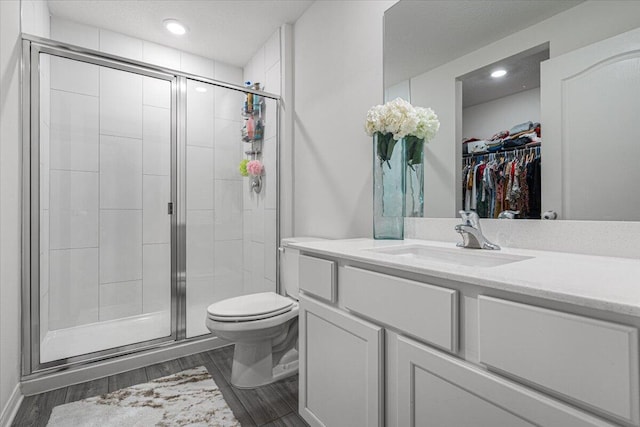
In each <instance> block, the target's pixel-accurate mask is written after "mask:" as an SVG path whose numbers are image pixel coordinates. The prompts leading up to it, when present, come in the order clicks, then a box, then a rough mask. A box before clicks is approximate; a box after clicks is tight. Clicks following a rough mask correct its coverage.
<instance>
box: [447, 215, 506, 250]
mask: <svg viewBox="0 0 640 427" xmlns="http://www.w3.org/2000/svg"><path fill="white" fill-rule="evenodd" d="M459 213H460V216H461V217H462V224H458V225H456V231H457V232H458V233H460V235H461V236H462V242H460V243H458V246H460V247H462V248H473V249H496V250H497V249H500V246H498V245H496V244H494V243H491V242H490V241H488V240H487V238H486V237H484V235H483V234H482V229H481V228H480V217H479V216H478V214H477V213H476V212H474V211H460V212H459Z"/></svg>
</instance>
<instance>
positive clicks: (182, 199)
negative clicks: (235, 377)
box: [21, 34, 281, 379]
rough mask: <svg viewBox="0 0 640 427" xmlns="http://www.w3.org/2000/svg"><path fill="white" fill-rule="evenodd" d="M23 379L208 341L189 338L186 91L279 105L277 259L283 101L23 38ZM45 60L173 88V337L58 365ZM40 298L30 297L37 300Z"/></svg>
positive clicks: (206, 337) (261, 94)
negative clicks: (43, 311)
mask: <svg viewBox="0 0 640 427" xmlns="http://www.w3.org/2000/svg"><path fill="white" fill-rule="evenodd" d="M22 39H23V45H22V64H21V66H22V74H21V79H22V81H21V91H22V142H23V144H22V145H23V147H22V169H23V170H22V183H21V184H22V325H23V327H22V377H23V379H27V378H28V379H31V378H39V377H42V376H46V375H49V374H52V373H55V372H60V371H63V370H69V369H75V368H80V367H83V366H87V365H90V364H93V363H96V362H100V361H104V360H106V359H109V358H113V357H119V356H124V355H128V354H132V353H139V352H143V351H146V350H154V349H157V348H160V347H163V346H171V345H173V344H177V343H184V342H193V341H200V340H206V339H210V338H211V335H201V336H197V337H192V338H187V337H186V309H187V307H186V279H187V278H186V123H185V122H186V85H187V80H194V81H199V82H202V83H208V84H212V85H214V86H217V87H222V88H226V89H231V90H235V91H239V92H243V93H252V94H255V95H259V96H262V97H264V98H267V99H272V100H274V101H275V105H276V107H275V110H276V111H275V126H276V138H275V144H276V145H275V150H276V188H275V191H276V203H277V204H276V248H274V250H276V253H278V251H277V247H278V246H279V244H280V233H281V224H280V221H281V216H280V215H281V214H280V208H281V201H280V185H281V184H280V169H281V163H280V117H281V115H280V110H281V99H280V96H278V95H274V94H271V93H268V92H263V91H259V90H254V89H250V88H246V87H242V86H238V85H234V84H229V83H225V82H220V81H217V80H214V79H210V78H206V77H202V76H197V75H193V74H189V73H185V72H182V71H178V70H172V69H169V68H165V67H160V66H155V65H152V64H147V63H144V62H141V61H136V60H132V59H128V58H123V57H119V56H116V55H111V54H107V53H104V52H99V51H95V50H91V49H86V48H82V47H79V46H74V45H70V44H67V43H62V42H57V41H53V40H49V39H45V38H41V37H37V36H32V35H28V34H23V35H22ZM40 53H45V54H49V55H52V56H58V57H62V58H67V59H71V60H76V61H81V62H86V63H91V64H95V65H98V66H104V67H108V68H114V69H117V70H121V71H126V72H132V73H135V74H139V75H143V76H148V77H154V78H159V79H162V80H166V81H169V82H170V83H171V200H170V201H171V202H172V203H173V206H174V213H173V215H172V218H171V335H170V336H167V337H162V338H157V339H153V340H149V341H143V342H138V343H134V344H129V345H125V346H120V347H115V348H111V349H106V350H102V351H97V352H93V353H89V354H84V355H79V356H73V357H70V358H66V359H60V360H56V361H53V362H47V363H44V364H42V363H40V362H39V355H40V318H39V316H40V307H39V304H40V283H39V274H40V206H39V205H40V176H39V175H40V173H39V172H40V159H39V154H40V147H39V142H40V141H39V140H40V117H39V115H40V73H39V67H38V65H39V63H40ZM276 291H277V292H280V257H279V256H276ZM34 295H35V296H36V297H32V296H34Z"/></svg>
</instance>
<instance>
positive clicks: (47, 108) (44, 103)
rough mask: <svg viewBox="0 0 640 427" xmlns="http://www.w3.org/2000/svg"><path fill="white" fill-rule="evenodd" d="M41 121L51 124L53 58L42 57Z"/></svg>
mask: <svg viewBox="0 0 640 427" xmlns="http://www.w3.org/2000/svg"><path fill="white" fill-rule="evenodd" d="M40 120H42V121H43V122H45V123H46V124H47V125H50V124H51V56H49V55H40Z"/></svg>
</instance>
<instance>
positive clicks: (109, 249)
mask: <svg viewBox="0 0 640 427" xmlns="http://www.w3.org/2000/svg"><path fill="white" fill-rule="evenodd" d="M141 279H142V211H141V210H140V211H137V210H128V211H121V210H111V211H101V212H100V283H111V282H124V281H135V280H141Z"/></svg>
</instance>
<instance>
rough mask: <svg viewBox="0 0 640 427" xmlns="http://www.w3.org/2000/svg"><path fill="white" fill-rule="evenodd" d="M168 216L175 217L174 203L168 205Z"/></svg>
mask: <svg viewBox="0 0 640 427" xmlns="http://www.w3.org/2000/svg"><path fill="white" fill-rule="evenodd" d="M167 214H169V215H173V202H169V203H167Z"/></svg>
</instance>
